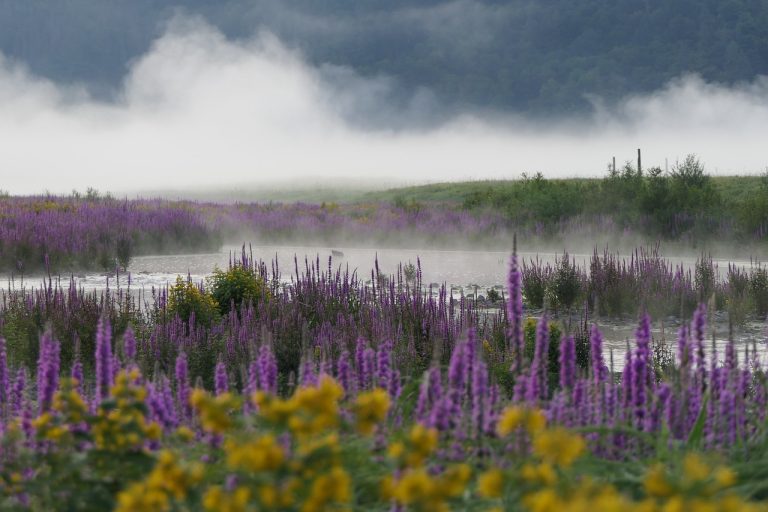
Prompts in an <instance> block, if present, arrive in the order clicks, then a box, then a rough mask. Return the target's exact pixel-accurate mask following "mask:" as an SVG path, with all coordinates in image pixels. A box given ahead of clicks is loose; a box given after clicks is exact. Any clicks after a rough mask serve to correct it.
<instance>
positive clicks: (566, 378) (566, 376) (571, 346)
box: [560, 336, 576, 389]
mask: <svg viewBox="0 0 768 512" xmlns="http://www.w3.org/2000/svg"><path fill="white" fill-rule="evenodd" d="M574 382H576V342H575V341H574V339H573V336H564V337H563V339H562V341H561V342H560V387H561V388H562V389H570V388H572V387H573V384H574Z"/></svg>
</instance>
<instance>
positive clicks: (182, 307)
mask: <svg viewBox="0 0 768 512" xmlns="http://www.w3.org/2000/svg"><path fill="white" fill-rule="evenodd" d="M168 313H170V315H171V317H173V316H175V315H178V316H179V318H181V319H182V320H184V321H189V318H190V316H192V315H193V314H194V315H195V323H197V324H199V325H203V326H205V327H210V326H211V324H212V323H213V321H214V320H215V319H216V317H218V314H219V310H218V304H217V303H216V299H214V298H213V296H212V295H211V294H210V293H209V292H208V291H206V290H205V289H202V288H201V287H199V286H198V285H196V284H195V283H193V282H192V281H190V280H186V281H185V280H184V279H182V278H181V276H178V277H177V278H176V284H174V285H173V286H171V287H170V289H169V290H168Z"/></svg>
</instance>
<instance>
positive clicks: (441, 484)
mask: <svg viewBox="0 0 768 512" xmlns="http://www.w3.org/2000/svg"><path fill="white" fill-rule="evenodd" d="M471 476H472V470H471V469H470V467H469V466H468V465H467V464H456V465H453V466H450V467H449V468H448V469H446V470H445V471H444V472H443V473H441V474H440V475H437V476H431V475H430V474H429V473H428V472H427V470H426V469H425V468H423V467H417V468H408V469H406V470H405V471H404V472H403V474H402V475H401V476H400V477H399V478H397V479H393V478H392V477H388V478H386V479H384V481H383V482H382V496H383V497H384V498H385V499H389V500H394V501H395V503H397V504H398V505H401V506H404V507H408V510H424V511H442V510H450V507H449V500H451V499H453V498H457V497H459V496H461V495H462V494H463V493H464V492H465V490H466V487H467V484H468V483H469V481H470V478H471Z"/></svg>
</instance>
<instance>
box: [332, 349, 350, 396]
mask: <svg viewBox="0 0 768 512" xmlns="http://www.w3.org/2000/svg"><path fill="white" fill-rule="evenodd" d="M336 375H337V377H338V379H339V384H340V385H341V387H342V388H344V392H345V393H346V394H350V393H351V392H352V389H351V388H350V386H351V385H352V382H351V381H350V378H351V375H350V368H349V352H348V351H346V350H345V351H343V352H342V353H341V355H340V356H339V360H338V361H337V363H336Z"/></svg>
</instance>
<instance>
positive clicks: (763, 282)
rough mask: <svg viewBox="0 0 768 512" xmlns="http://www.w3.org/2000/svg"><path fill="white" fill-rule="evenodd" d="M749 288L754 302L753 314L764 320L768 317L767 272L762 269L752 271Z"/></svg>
mask: <svg viewBox="0 0 768 512" xmlns="http://www.w3.org/2000/svg"><path fill="white" fill-rule="evenodd" d="M749 287H750V289H751V291H752V297H753V299H754V301H755V313H757V315H758V316H759V317H761V318H765V316H766V315H768V270H766V269H765V268H763V267H758V268H756V269H754V270H752V274H751V275H750V278H749Z"/></svg>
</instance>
